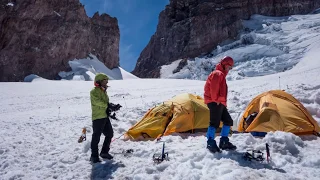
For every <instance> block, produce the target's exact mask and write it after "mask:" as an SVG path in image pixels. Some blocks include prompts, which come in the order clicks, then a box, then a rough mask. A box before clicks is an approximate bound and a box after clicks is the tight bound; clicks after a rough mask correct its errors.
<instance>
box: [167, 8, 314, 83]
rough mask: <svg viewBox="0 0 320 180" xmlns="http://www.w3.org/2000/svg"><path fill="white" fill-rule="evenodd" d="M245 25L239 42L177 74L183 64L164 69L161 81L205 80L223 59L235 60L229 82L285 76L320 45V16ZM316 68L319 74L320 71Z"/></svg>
mask: <svg viewBox="0 0 320 180" xmlns="http://www.w3.org/2000/svg"><path fill="white" fill-rule="evenodd" d="M316 12H317V11H315V13H316ZM243 24H244V26H245V27H246V28H245V30H244V32H243V33H242V34H241V36H240V37H239V40H237V41H233V42H231V43H228V44H226V43H224V44H225V45H220V46H218V47H217V49H216V50H214V51H213V52H212V53H211V55H210V56H205V57H202V58H195V59H189V60H188V65H187V66H185V67H184V68H183V69H182V70H180V71H179V72H177V73H173V70H175V68H177V67H178V64H179V62H180V60H178V61H176V62H174V63H172V64H170V65H166V66H163V67H162V68H161V78H174V79H177V78H179V79H184V78H186V79H195V80H206V78H207V76H208V75H209V74H210V72H211V70H212V69H213V68H214V66H215V64H217V63H218V62H219V61H220V59H221V58H222V57H224V56H231V57H232V58H234V60H235V67H234V68H233V70H232V72H230V74H229V76H228V79H229V80H236V79H244V78H248V77H254V76H262V75H268V74H275V73H278V72H284V71H287V70H289V69H291V68H293V67H294V65H296V64H297V63H298V62H299V61H300V60H301V58H302V57H304V55H305V54H306V52H308V51H309V49H310V48H312V46H314V45H317V44H319V42H320V14H312V15H294V16H290V17H267V16H261V15H254V16H252V18H251V20H248V21H244V23H243ZM315 68H319V69H318V70H320V67H315Z"/></svg>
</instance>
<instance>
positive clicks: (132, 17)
mask: <svg viewBox="0 0 320 180" xmlns="http://www.w3.org/2000/svg"><path fill="white" fill-rule="evenodd" d="M80 2H81V3H82V4H84V6H85V10H86V12H87V15H88V16H90V17H92V16H93V14H94V13H95V12H97V11H98V12H99V14H102V13H107V14H109V15H110V16H112V17H116V18H117V19H118V23H119V28H120V66H121V67H122V68H123V69H125V70H126V71H129V72H131V71H132V70H133V69H134V67H135V65H136V61H137V59H138V57H139V55H140V53H141V51H142V50H143V48H144V47H146V45H147V44H148V42H149V40H150V38H151V36H152V35H153V34H154V33H155V31H156V28H157V24H158V17H159V13H160V12H161V11H162V10H164V9H165V6H166V5H167V4H169V0H80Z"/></svg>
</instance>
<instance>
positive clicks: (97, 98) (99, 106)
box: [90, 73, 113, 163]
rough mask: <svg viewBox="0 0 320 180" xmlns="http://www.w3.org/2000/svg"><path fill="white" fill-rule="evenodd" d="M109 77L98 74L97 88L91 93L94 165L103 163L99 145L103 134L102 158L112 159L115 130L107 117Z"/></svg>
mask: <svg viewBox="0 0 320 180" xmlns="http://www.w3.org/2000/svg"><path fill="white" fill-rule="evenodd" d="M108 80H109V78H108V76H107V75H105V74H103V73H98V74H96V77H95V79H94V85H95V87H94V88H93V89H92V90H91V91H90V100H91V108H92V128H93V134H92V140H91V158H90V161H91V162H92V163H97V162H101V160H100V158H99V149H98V144H99V142H100V136H101V134H104V135H105V139H104V142H103V146H102V149H101V152H100V157H102V158H104V159H112V158H113V157H112V156H111V155H110V154H109V150H110V143H111V139H112V137H113V129H112V125H111V122H110V120H109V118H108V116H107V113H106V109H107V108H108V104H109V97H108V94H107V92H106V90H107V88H108V86H107V84H108Z"/></svg>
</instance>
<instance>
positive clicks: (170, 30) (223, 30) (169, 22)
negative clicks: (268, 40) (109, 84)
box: [133, 0, 320, 78]
mask: <svg viewBox="0 0 320 180" xmlns="http://www.w3.org/2000/svg"><path fill="white" fill-rule="evenodd" d="M319 7H320V0H304V1H301V0H170V4H169V5H167V6H166V8H165V10H164V11H162V12H161V13H160V15H159V23H158V26H157V30H156V33H155V34H154V35H153V36H152V38H151V40H150V42H149V43H148V45H147V46H146V47H145V48H144V50H143V51H142V52H141V54H140V57H139V59H138V61H137V64H136V67H135V69H134V70H133V74H135V75H137V76H138V77H144V78H150V77H159V75H160V66H162V65H164V64H168V63H171V62H173V61H174V60H177V59H181V58H193V57H196V56H199V55H201V54H203V53H208V52H210V51H212V50H213V49H214V48H216V47H217V45H219V43H221V42H223V41H225V40H227V39H233V38H235V37H236V36H237V35H238V32H239V30H240V29H241V28H242V23H241V20H244V19H249V18H250V16H251V15H253V14H261V15H268V16H286V15H292V14H306V13H309V12H311V11H312V10H314V9H316V8H319Z"/></svg>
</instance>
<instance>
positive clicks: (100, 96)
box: [90, 87, 109, 120]
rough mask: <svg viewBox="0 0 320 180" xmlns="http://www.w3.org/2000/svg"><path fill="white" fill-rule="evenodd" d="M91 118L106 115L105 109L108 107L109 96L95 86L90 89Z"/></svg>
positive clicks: (94, 118) (104, 116) (99, 117)
mask: <svg viewBox="0 0 320 180" xmlns="http://www.w3.org/2000/svg"><path fill="white" fill-rule="evenodd" d="M90 99H91V109H92V120H96V119H102V118H106V117H107V113H106V110H107V108H108V103H109V96H108V94H107V92H104V91H103V90H102V89H101V88H99V87H95V88H93V89H92V90H91V91H90Z"/></svg>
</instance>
